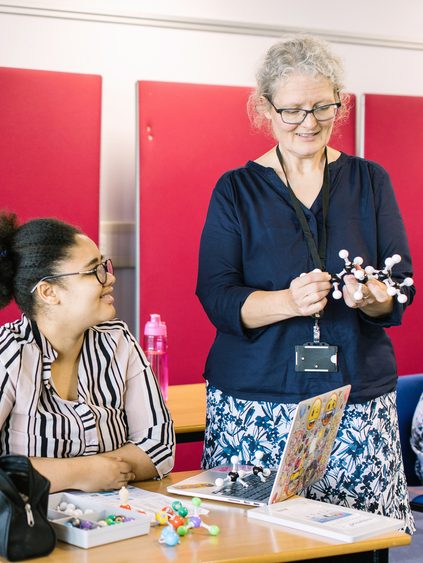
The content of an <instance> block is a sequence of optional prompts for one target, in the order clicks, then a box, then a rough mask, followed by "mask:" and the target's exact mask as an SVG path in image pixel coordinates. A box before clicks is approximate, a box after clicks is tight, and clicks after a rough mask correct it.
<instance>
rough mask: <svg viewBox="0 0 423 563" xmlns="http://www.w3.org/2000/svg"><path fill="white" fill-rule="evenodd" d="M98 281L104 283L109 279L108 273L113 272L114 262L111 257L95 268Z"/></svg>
mask: <svg viewBox="0 0 423 563" xmlns="http://www.w3.org/2000/svg"><path fill="white" fill-rule="evenodd" d="M95 273H96V276H97V279H98V281H99V282H100V283H101V284H102V285H104V284H105V283H106V281H107V274H113V264H112V261H111V260H110V259H108V260H106V261H105V262H101V264H99V265H98V266H97V268H96V270H95Z"/></svg>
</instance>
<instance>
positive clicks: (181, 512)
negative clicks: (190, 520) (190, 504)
mask: <svg viewBox="0 0 423 563" xmlns="http://www.w3.org/2000/svg"><path fill="white" fill-rule="evenodd" d="M178 514H179V516H182V518H185V517H186V516H188V508H187V507H186V506H181V508H180V509H179V510H178Z"/></svg>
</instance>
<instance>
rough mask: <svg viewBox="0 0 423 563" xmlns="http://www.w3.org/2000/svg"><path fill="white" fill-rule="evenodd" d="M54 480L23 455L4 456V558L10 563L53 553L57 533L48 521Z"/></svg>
mask: <svg viewBox="0 0 423 563" xmlns="http://www.w3.org/2000/svg"><path fill="white" fill-rule="evenodd" d="M49 490H50V481H48V480H47V479H46V478H45V477H43V476H42V475H40V473H38V471H37V470H36V469H34V467H33V466H32V464H31V462H30V460H29V459H28V458H27V457H25V456H22V455H7V456H3V457H0V555H1V556H3V557H6V558H7V559H9V560H10V561H20V560H21V559H27V558H28V557H41V556H42V555H48V554H49V553H51V552H52V551H53V549H54V547H55V545H56V534H55V532H54V530H53V527H52V525H51V524H50V522H49V521H48V519H47V506H48V493H49Z"/></svg>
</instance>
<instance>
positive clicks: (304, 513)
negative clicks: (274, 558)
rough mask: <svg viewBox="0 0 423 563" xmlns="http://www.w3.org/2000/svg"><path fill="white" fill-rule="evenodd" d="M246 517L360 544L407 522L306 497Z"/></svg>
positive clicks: (272, 505) (270, 506)
mask: <svg viewBox="0 0 423 563" xmlns="http://www.w3.org/2000/svg"><path fill="white" fill-rule="evenodd" d="M247 514H248V517H249V518H255V519H257V520H264V521H265V522H271V523H273V524H280V525H281V526H287V527H288V528H295V529H296V530H301V531H304V532H310V533H312V534H318V535H319V536H325V537H326V538H331V539H336V540H341V541H344V542H354V541H359V540H362V539H365V538H368V537H371V536H375V535H380V534H383V533H386V532H389V531H392V530H399V529H401V528H402V527H403V526H404V522H403V521H402V520H398V519H396V518H389V517H387V516H380V515H379V514H373V513H371V512H364V511H363V510H357V509H355V508H345V507H343V506H338V505H336V504H330V503H327V502H320V501H317V500H311V499H307V498H304V497H293V498H290V499H287V500H284V501H283V502H278V503H276V504H271V505H268V506H260V507H259V508H253V509H251V510H249V511H248V512H247Z"/></svg>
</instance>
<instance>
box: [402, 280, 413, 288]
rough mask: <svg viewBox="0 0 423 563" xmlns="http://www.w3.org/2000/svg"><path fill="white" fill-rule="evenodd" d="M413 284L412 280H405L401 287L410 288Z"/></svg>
mask: <svg viewBox="0 0 423 563" xmlns="http://www.w3.org/2000/svg"><path fill="white" fill-rule="evenodd" d="M413 283H414V280H413V278H405V280H404V281H403V282H402V284H401V285H405V286H407V287H411V286H412V285H413Z"/></svg>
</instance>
